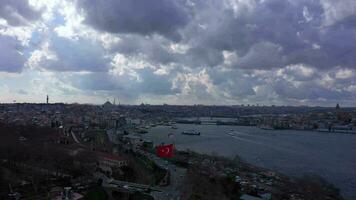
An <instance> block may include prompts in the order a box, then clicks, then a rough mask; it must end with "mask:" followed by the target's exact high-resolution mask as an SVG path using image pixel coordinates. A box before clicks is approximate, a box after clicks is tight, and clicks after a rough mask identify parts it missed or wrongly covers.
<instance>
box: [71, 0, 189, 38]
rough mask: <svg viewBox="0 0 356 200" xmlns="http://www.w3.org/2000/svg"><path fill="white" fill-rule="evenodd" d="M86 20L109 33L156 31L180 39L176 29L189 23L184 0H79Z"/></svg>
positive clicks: (148, 32)
mask: <svg viewBox="0 0 356 200" xmlns="http://www.w3.org/2000/svg"><path fill="white" fill-rule="evenodd" d="M77 6H78V7H79V8H82V9H83V10H84V12H85V17H86V18H85V22H86V23H87V24H89V25H91V26H93V27H94V28H96V29H98V30H102V31H106V32H110V33H136V34H141V35H151V34H154V33H157V34H161V35H164V36H167V37H168V38H171V39H174V40H178V39H179V38H180V36H179V34H178V33H177V29H179V28H181V27H183V26H184V25H186V24H187V23H188V19H189V17H188V13H187V12H186V8H185V2H184V1H183V0H179V1H171V0H155V1H147V0H107V1H101V0H79V1H78V4H77Z"/></svg>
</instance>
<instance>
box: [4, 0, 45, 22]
mask: <svg viewBox="0 0 356 200" xmlns="http://www.w3.org/2000/svg"><path fill="white" fill-rule="evenodd" d="M40 17H41V12H40V11H38V10H35V9H33V8H32V7H31V6H30V4H29V2H28V1H27V0H2V1H1V2H0V18H3V19H5V20H6V22H7V24H9V25H10V26H23V25H28V24H29V23H30V22H32V21H35V20H37V19H39V18H40Z"/></svg>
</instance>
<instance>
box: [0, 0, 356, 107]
mask: <svg viewBox="0 0 356 200" xmlns="http://www.w3.org/2000/svg"><path fill="white" fill-rule="evenodd" d="M47 94H48V95H49V98H50V102H65V103H73V102H78V103H93V104H102V103H104V102H105V101H106V100H108V99H109V100H111V101H113V99H114V98H116V102H120V103H123V104H140V103H142V102H143V103H149V104H163V103H167V104H179V105H181V104H207V105H235V104H259V105H294V106H299V105H310V106H316V105H320V106H334V105H335V104H336V103H340V104H341V105H344V106H356V1H355V0H218V1H217V0H174V1H173V0H105V1H104V0H0V102H2V103H4V102H14V101H16V102H45V101H46V95H47Z"/></svg>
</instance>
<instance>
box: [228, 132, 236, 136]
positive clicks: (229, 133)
mask: <svg viewBox="0 0 356 200" xmlns="http://www.w3.org/2000/svg"><path fill="white" fill-rule="evenodd" d="M227 134H228V135H230V136H235V134H234V131H231V132H227Z"/></svg>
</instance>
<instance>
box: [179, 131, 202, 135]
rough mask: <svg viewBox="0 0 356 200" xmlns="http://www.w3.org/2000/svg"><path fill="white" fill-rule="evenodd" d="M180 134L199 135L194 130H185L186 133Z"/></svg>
mask: <svg viewBox="0 0 356 200" xmlns="http://www.w3.org/2000/svg"><path fill="white" fill-rule="evenodd" d="M182 134H184V135H200V132H199V131H196V130H187V131H183V132H182Z"/></svg>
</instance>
